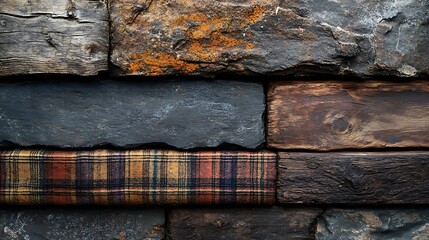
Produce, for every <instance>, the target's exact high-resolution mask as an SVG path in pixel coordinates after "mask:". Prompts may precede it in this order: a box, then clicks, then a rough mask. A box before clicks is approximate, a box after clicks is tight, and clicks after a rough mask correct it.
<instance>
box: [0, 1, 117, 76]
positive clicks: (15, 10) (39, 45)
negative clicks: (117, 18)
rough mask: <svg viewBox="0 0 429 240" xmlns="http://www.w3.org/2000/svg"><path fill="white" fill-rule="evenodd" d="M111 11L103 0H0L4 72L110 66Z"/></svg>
mask: <svg viewBox="0 0 429 240" xmlns="http://www.w3.org/2000/svg"><path fill="white" fill-rule="evenodd" d="M107 10H108V9H107V3H106V2H105V1H103V0H99V1H98V0H96V1H91V0H2V1H1V3H0V76H5V75H15V74H32V73H62V74H77V75H96V74H97V73H98V72H99V71H102V70H107V67H108V66H107V65H108V52H109V22H108V19H109V17H108V11H107Z"/></svg>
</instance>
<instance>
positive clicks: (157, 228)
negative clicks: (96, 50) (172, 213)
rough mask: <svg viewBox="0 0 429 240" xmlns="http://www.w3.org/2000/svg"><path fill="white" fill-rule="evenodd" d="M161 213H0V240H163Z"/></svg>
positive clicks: (69, 210)
mask: <svg viewBox="0 0 429 240" xmlns="http://www.w3.org/2000/svg"><path fill="white" fill-rule="evenodd" d="M164 225H165V213H164V210H162V209H132V208H128V209H85V208H82V209H79V208H45V209H41V208H39V209H29V208H12V209H4V208H3V209H0V239H5V240H6V239H7V240H9V239H10V240H12V239H24V240H40V239H63V240H68V239H70V240H74V239H93V240H104V239H117V240H125V239H127V240H133V239H134V240H137V239H151V240H157V239H164Z"/></svg>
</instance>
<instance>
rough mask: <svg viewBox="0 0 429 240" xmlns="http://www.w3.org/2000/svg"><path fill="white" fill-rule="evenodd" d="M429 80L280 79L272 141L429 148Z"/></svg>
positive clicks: (322, 146)
mask: <svg viewBox="0 0 429 240" xmlns="http://www.w3.org/2000/svg"><path fill="white" fill-rule="evenodd" d="M428 136H429V83H428V82H423V81H421V82H419V81H415V82H402V83H401V82H397V83H396V82H374V81H371V82H336V81H327V82H292V83H287V82H275V83H273V84H271V85H270V87H269V90H268V139H267V142H268V145H269V146H270V147H273V148H279V149H311V150H335V149H352V148H356V149H363V148H387V147H394V148H400V147H429V137H428Z"/></svg>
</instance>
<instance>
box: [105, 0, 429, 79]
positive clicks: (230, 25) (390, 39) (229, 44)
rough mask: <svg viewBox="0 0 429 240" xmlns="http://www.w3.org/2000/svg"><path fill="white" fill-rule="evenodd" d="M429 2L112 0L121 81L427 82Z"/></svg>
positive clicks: (114, 58) (116, 62) (114, 60)
mask: <svg viewBox="0 0 429 240" xmlns="http://www.w3.org/2000/svg"><path fill="white" fill-rule="evenodd" d="M428 10H429V2H428V1H421V0H406V1H384V0H374V1H358V0H345V1H319V0H304V1H277V0H256V1H250V0H246V1H237V0H223V1H210V0H196V1H189V0H179V1H177V0H174V1H173V0H160V1H153V0H138V1H129V0H115V1H112V3H111V21H112V46H113V54H112V58H111V59H112V63H113V64H114V65H116V66H118V67H119V68H120V74H123V75H139V74H142V75H151V76H153V75H165V74H191V75H207V74H219V73H225V72H226V73H230V72H233V73H241V74H252V73H264V74H296V75H307V74H310V73H319V72H329V73H330V74H340V75H343V74H353V75H358V76H368V75H397V76H417V75H426V76H427V75H428V74H429V58H428V57H427V56H428V55H429V38H428V36H429V18H428V17H427V12H428Z"/></svg>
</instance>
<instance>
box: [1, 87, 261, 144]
mask: <svg viewBox="0 0 429 240" xmlns="http://www.w3.org/2000/svg"><path fill="white" fill-rule="evenodd" d="M264 98H265V97H264V90H263V86H262V85H260V84H256V83H245V82H233V81H159V82H144V81H139V82H136V81H123V80H121V81H88V82H77V81H65V80H63V79H59V80H58V81H56V82H46V81H43V82H40V81H37V82H21V83H1V84H0V142H1V141H2V142H3V144H2V145H3V146H4V145H10V143H13V144H17V145H19V146H34V145H43V146H55V147H67V148H79V147H94V146H100V145H103V144H110V145H114V146H119V147H136V146H139V145H141V144H147V143H164V144H168V145H171V146H174V147H177V148H185V149H189V148H195V147H216V146H219V145H221V144H222V143H229V144H235V145H240V146H243V147H247V148H255V147H257V146H258V145H260V144H262V143H263V142H264V123H263V113H264V110H265V99H264Z"/></svg>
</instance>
